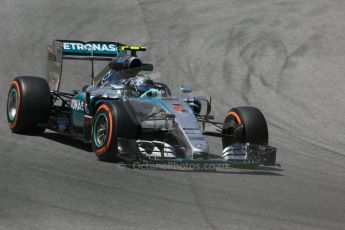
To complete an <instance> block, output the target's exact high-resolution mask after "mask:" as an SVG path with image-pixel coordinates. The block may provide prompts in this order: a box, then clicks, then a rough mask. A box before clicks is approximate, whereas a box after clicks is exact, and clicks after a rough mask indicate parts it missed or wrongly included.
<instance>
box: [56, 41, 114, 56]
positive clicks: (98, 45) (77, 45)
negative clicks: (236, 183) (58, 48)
mask: <svg viewBox="0 0 345 230" xmlns="http://www.w3.org/2000/svg"><path fill="white" fill-rule="evenodd" d="M63 52H64V53H71V54H75V53H78V54H94V55H97V54H100V55H117V54H119V49H118V46H117V44H116V43H110V42H109V43H108V42H107V43H102V42H88V43H82V42H64V43H63Z"/></svg>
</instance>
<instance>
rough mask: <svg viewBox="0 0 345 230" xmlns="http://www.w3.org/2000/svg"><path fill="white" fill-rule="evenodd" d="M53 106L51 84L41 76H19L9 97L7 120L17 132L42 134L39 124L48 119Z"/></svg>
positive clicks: (12, 84)
mask: <svg viewBox="0 0 345 230" xmlns="http://www.w3.org/2000/svg"><path fill="white" fill-rule="evenodd" d="M50 106H51V97H50V90H49V85H48V83H47V81H46V80H45V79H42V78H39V77H29V76H24V77H17V78H15V79H14V80H13V81H12V83H11V86H10V90H9V93H8V98H7V121H8V123H9V126H10V129H11V130H12V132H15V133H29V134H40V133H43V132H44V130H45V128H44V127H41V126H39V124H41V123H45V122H47V120H48V116H49V110H50Z"/></svg>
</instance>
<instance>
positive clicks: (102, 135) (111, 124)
mask: <svg viewBox="0 0 345 230" xmlns="http://www.w3.org/2000/svg"><path fill="white" fill-rule="evenodd" d="M129 113H130V111H129V110H128V108H127V107H126V106H125V105H124V103H123V102H122V101H108V102H104V103H102V104H101V105H100V106H99V107H98V108H97V111H96V114H95V116H94V117H93V120H92V129H91V130H92V131H91V140H92V147H93V150H94V152H95V154H96V156H97V157H98V159H99V160H100V161H108V162H109V161H110V162H112V161H115V160H117V158H118V154H119V149H118V143H119V142H118V138H125V139H132V140H136V139H138V137H139V132H140V126H139V125H137V124H136V123H135V121H134V120H133V119H132V118H131V116H130V114H129Z"/></svg>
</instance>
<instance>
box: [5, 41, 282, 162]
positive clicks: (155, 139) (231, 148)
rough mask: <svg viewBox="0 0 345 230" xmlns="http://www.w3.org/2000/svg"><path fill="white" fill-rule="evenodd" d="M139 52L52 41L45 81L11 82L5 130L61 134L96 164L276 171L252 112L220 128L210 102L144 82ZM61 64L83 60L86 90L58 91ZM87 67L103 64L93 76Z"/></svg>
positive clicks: (233, 116)
mask: <svg viewBox="0 0 345 230" xmlns="http://www.w3.org/2000/svg"><path fill="white" fill-rule="evenodd" d="M145 50H146V48H145V47H140V46H127V45H124V44H121V43H118V42H98V41H93V42H81V41H71V40H54V41H53V44H52V45H50V46H48V69H49V73H48V75H47V79H43V78H39V77H31V76H21V77H16V78H15V79H14V80H13V81H12V83H11V86H10V90H9V93H8V100H7V119H8V123H9V126H10V129H11V130H12V131H13V132H15V133H42V132H44V131H45V129H49V130H53V131H55V132H58V133H62V134H67V135H68V136H70V137H72V138H76V139H80V140H83V141H84V142H85V143H92V146H93V150H94V152H95V154H96V156H97V157H98V159H99V160H102V161H114V160H119V159H120V160H122V161H126V162H138V161H139V162H151V163H171V162H173V163H186V162H187V163H191V164H192V163H201V164H204V163H207V164H222V165H230V166H231V167H245V166H250V167H251V166H260V165H265V166H274V165H276V149H275V148H274V147H271V146H269V145H268V129H267V124H266V120H265V118H264V116H263V114H262V113H261V112H260V111H259V110H258V109H257V108H254V107H236V108H232V109H230V110H229V112H228V113H227V114H226V115H225V117H224V121H221V122H217V121H214V117H213V116H212V115H211V107H212V106H211V98H210V99H208V98H205V97H203V96H191V95H190V93H191V91H192V90H191V88H189V87H181V89H180V90H179V91H180V92H179V95H178V96H173V95H172V93H171V91H170V89H169V87H168V86H167V85H165V84H164V83H159V82H154V81H153V80H152V79H151V78H150V76H149V75H148V73H149V71H152V70H153V65H152V64H146V63H143V62H142V61H141V59H140V58H139V57H138V56H137V52H138V51H145ZM65 59H72V60H86V61H90V64H91V82H90V84H89V85H83V86H80V90H75V91H73V92H70V93H67V92H61V90H60V83H61V80H62V78H61V75H62V66H63V61H64V60H65ZM95 61H106V62H107V64H106V65H105V67H104V68H103V69H102V70H101V71H100V73H99V74H97V75H95V74H94V62H95ZM210 126H214V127H215V129H213V130H215V131H210V130H208V129H209V127H210ZM207 135H208V136H214V137H219V138H220V139H221V142H222V146H223V153H222V154H218V156H214V154H210V153H211V151H210V149H209V144H208V142H207V140H206V138H205V136H207Z"/></svg>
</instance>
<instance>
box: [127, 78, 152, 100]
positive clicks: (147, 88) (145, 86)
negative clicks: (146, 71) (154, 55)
mask: <svg viewBox="0 0 345 230" xmlns="http://www.w3.org/2000/svg"><path fill="white" fill-rule="evenodd" d="M129 85H130V92H131V95H132V96H136V97H140V96H143V95H144V94H145V93H147V94H148V95H147V96H155V95H152V93H151V92H153V93H154V92H155V91H157V90H156V88H157V87H156V85H155V83H154V82H153V81H152V79H150V77H149V76H147V75H137V76H136V77H133V78H132V79H131V80H130V83H129ZM150 93H151V94H150ZM145 96H146V95H145Z"/></svg>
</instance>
